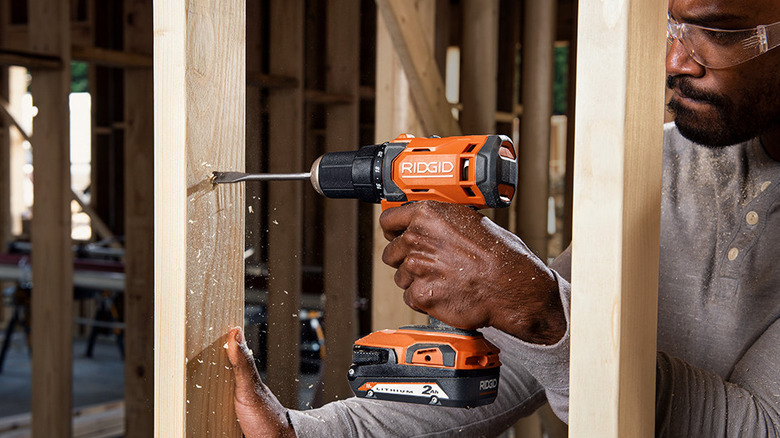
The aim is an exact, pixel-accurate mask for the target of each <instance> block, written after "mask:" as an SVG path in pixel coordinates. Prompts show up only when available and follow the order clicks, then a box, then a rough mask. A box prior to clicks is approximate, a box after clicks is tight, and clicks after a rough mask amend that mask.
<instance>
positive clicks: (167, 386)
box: [154, 0, 246, 437]
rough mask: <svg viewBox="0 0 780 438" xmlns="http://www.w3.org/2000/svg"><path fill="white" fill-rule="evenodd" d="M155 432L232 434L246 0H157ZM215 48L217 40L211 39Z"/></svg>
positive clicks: (240, 290) (239, 301)
mask: <svg viewBox="0 0 780 438" xmlns="http://www.w3.org/2000/svg"><path fill="white" fill-rule="evenodd" d="M154 6H155V8H154V36H155V42H154V44H155V52H154V60H155V68H154V81H155V84H154V104H155V111H154V115H155V123H154V126H155V153H154V170H155V172H154V181H155V202H154V212H155V221H154V224H155V227H154V228H155V233H154V236H155V252H154V259H155V435H156V436H177V437H179V436H204V435H208V436H233V437H238V436H241V433H240V430H239V427H238V423H237V422H236V418H235V414H234V409H233V383H232V377H231V373H230V371H229V362H228V360H227V355H226V354H225V349H224V348H223V345H225V343H226V335H227V333H228V331H229V329H230V328H231V327H233V326H236V325H239V324H242V323H243V316H244V312H243V308H244V264H243V257H242V254H243V246H244V211H243V208H244V186H243V184H229V185H221V186H217V187H214V186H213V185H212V184H211V183H210V178H211V173H212V172H213V171H214V170H220V169H231V170H239V171H241V170H243V169H244V152H245V151H244V141H245V120H246V118H245V111H244V109H245V89H246V88H245V87H246V77H245V75H244V72H245V40H246V36H245V32H246V28H245V26H246V22H245V12H246V4H245V2H244V1H243V0H226V1H221V2H218V3H215V2H210V1H207V0H161V1H158V2H155V3H154ZM215 48H219V50H217V49H215Z"/></svg>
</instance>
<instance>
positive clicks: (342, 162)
mask: <svg viewBox="0 0 780 438" xmlns="http://www.w3.org/2000/svg"><path fill="white" fill-rule="evenodd" d="M383 149H384V145H372V146H364V147H362V148H360V149H358V150H357V151H348V152H329V153H327V154H325V155H322V156H321V157H319V158H317V160H316V161H315V162H314V164H313V165H312V168H311V182H312V185H313V186H314V189H315V190H316V191H317V192H318V193H319V194H321V195H323V196H325V197H328V198H349V199H359V200H361V201H365V202H373V203H378V202H380V201H381V200H382V169H381V167H382V156H383V155H384V154H383Z"/></svg>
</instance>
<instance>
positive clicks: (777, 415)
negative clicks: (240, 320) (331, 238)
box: [289, 124, 780, 438]
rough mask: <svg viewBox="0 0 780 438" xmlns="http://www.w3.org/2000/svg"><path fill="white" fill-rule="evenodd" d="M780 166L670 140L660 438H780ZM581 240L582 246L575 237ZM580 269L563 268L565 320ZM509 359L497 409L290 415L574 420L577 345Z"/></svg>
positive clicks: (328, 422)
mask: <svg viewBox="0 0 780 438" xmlns="http://www.w3.org/2000/svg"><path fill="white" fill-rule="evenodd" d="M779 210H780V163H778V162H775V161H774V160H772V159H771V158H770V157H769V156H768V155H767V154H766V152H765V151H764V150H763V148H762V146H761V144H760V142H759V141H758V140H757V139H756V140H752V141H749V142H746V143H742V144H738V145H734V146H730V147H727V148H717V149H713V148H706V147H703V146H700V145H695V144H693V143H691V142H689V141H688V140H686V139H684V138H683V137H682V136H681V135H680V134H679V132H678V131H677V129H676V128H675V127H674V125H673V124H669V125H667V126H666V127H665V132H664V173H663V195H662V206H661V252H660V275H659V308H658V350H659V352H658V356H657V383H656V435H657V436H664V437H677V436H680V437H707V438H710V437H736V436H748V437H780V269H779V268H778V267H777V264H778V260H777V259H778V258H779V257H780V211H779ZM575 239H576V236H575ZM570 262H571V261H570V255H569V253H568V252H566V253H564V254H562V256H561V257H559V258H558V259H557V260H556V261H555V263H554V264H553V268H554V269H555V270H556V271H557V273H558V274H559V276H558V284H559V288H560V292H561V298H562V301H563V304H564V308H565V309H566V315H567V319H568V307H569V302H570V299H569V297H570V291H571V288H570V286H569V283H568V281H567V279H568V278H569V268H570ZM484 333H485V335H486V336H487V337H488V338H489V339H490V340H491V341H493V342H494V343H495V344H496V345H497V346H498V347H499V348H501V361H502V363H503V365H502V368H501V383H500V386H499V395H498V397H497V399H496V401H495V402H494V403H493V404H491V405H488V406H482V407H479V408H475V409H468V410H466V409H450V408H439V407H429V406H424V405H413V404H404V403H393V402H380V401H374V400H365V399H357V398H351V399H348V400H344V401H341V402H335V403H330V404H328V405H326V406H324V407H322V408H319V409H313V410H310V411H290V412H289V415H290V418H291V421H292V423H293V425H294V427H295V429H296V432H297V433H298V436H299V437H302V438H303V437H314V436H327V437H330V436H361V437H362V436H377V437H384V436H403V437H412V436H416V437H446V436H451V435H453V434H455V433H458V432H462V433H464V434H465V435H464V436H495V435H497V434H499V433H500V432H502V431H503V430H505V429H506V428H508V427H509V426H510V425H512V424H513V423H514V422H515V421H516V420H517V418H519V417H521V416H524V415H528V414H530V413H531V412H533V411H534V410H535V409H536V408H537V407H538V406H539V405H541V404H542V403H543V402H544V401H545V400H546V399H547V400H549V401H550V404H551V405H552V407H553V409H554V410H555V411H556V413H557V414H558V415H559V416H560V417H561V418H563V419H564V420H566V419H567V418H568V379H569V376H568V374H569V334H568V330H567V334H566V335H565V336H564V338H563V339H562V340H561V341H560V342H559V343H558V344H556V345H552V346H546V347H545V346H538V345H532V344H528V343H525V342H523V341H520V340H518V339H516V338H514V337H512V336H510V335H508V334H506V333H502V332H499V331H497V330H494V329H489V328H488V329H485V330H484Z"/></svg>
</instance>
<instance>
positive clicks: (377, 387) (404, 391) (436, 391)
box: [358, 382, 450, 399]
mask: <svg viewBox="0 0 780 438" xmlns="http://www.w3.org/2000/svg"><path fill="white" fill-rule="evenodd" d="M358 390H359V391H373V392H374V393H383V394H397V395H409V396H414V397H431V396H436V397H438V398H440V399H448V398H450V397H449V396H448V395H447V393H446V392H444V390H443V389H441V387H440V386H439V385H438V384H436V383H382V382H368V383H364V384H363V385H362V386H361V387H360V388H358Z"/></svg>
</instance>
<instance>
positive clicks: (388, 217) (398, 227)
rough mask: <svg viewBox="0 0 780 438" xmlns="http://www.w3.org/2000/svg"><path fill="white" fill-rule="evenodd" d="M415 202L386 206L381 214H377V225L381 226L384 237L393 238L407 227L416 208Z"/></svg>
mask: <svg viewBox="0 0 780 438" xmlns="http://www.w3.org/2000/svg"><path fill="white" fill-rule="evenodd" d="M416 204H418V203H417V202H415V203H412V204H407V205H402V206H400V207H393V208H388V209H387V210H385V211H384V212H382V215H381V216H379V226H381V227H382V231H383V233H384V235H385V239H387V240H393V239H395V238H396V237H398V236H400V235H401V234H402V233H403V232H404V230H406V229H407V228H409V224H410V223H411V222H412V218H413V217H414V212H415V210H416V208H417V205H416Z"/></svg>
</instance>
